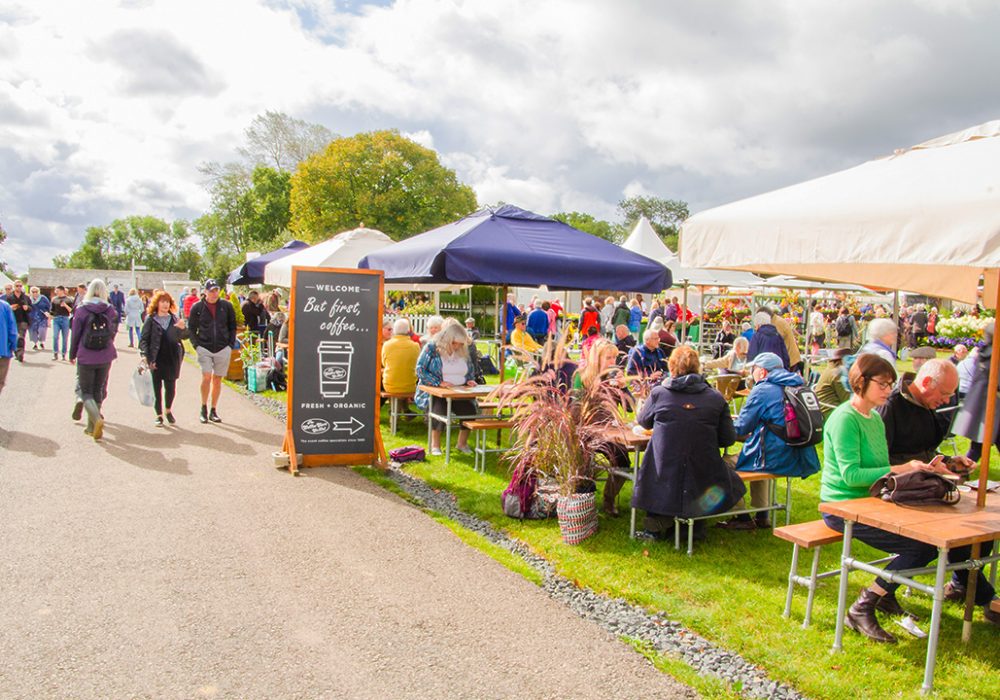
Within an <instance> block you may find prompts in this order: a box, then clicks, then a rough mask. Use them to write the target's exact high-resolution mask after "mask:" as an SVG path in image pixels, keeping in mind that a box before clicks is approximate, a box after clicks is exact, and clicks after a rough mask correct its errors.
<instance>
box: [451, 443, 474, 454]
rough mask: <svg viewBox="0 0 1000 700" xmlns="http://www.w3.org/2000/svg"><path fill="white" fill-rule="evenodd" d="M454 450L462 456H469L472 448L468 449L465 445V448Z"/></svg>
mask: <svg viewBox="0 0 1000 700" xmlns="http://www.w3.org/2000/svg"><path fill="white" fill-rule="evenodd" d="M455 449H456V450H458V451H459V452H461V453H462V454H464V455H471V454H472V448H471V447H469V446H468V445H466V446H465V447H456V448H455Z"/></svg>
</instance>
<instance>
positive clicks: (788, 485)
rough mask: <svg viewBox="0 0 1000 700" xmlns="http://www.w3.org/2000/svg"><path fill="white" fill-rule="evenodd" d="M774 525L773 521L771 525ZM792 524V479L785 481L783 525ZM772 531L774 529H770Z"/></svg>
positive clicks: (788, 478)
mask: <svg viewBox="0 0 1000 700" xmlns="http://www.w3.org/2000/svg"><path fill="white" fill-rule="evenodd" d="M771 524H772V525H773V524H774V521H772V523H771ZM791 524H792V478H791V477H787V478H786V479H785V525H791ZM772 529H774V528H773V527H772Z"/></svg>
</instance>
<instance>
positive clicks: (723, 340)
mask: <svg viewBox="0 0 1000 700" xmlns="http://www.w3.org/2000/svg"><path fill="white" fill-rule="evenodd" d="M734 342H736V334H735V333H733V324H732V323H730V322H729V321H723V322H722V328H720V329H719V332H718V333H716V334H715V341H714V342H713V343H712V357H713V358H715V359H718V358H720V357H722V356H723V355H725V354H726V353H727V352H729V351H730V350H731V349H732V347H733V343H734Z"/></svg>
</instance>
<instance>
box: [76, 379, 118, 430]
mask: <svg viewBox="0 0 1000 700" xmlns="http://www.w3.org/2000/svg"><path fill="white" fill-rule="evenodd" d="M110 372H111V363H110V362H109V363H107V364H104V365H81V364H77V366H76V378H77V381H78V382H79V383H80V400H81V401H83V408H84V410H85V411H86V412H87V430H88V431H93V429H94V424H95V423H97V421H98V420H99V419H100V417H101V405H102V404H103V403H104V399H105V397H107V395H108V374H110Z"/></svg>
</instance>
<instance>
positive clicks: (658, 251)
mask: <svg viewBox="0 0 1000 700" xmlns="http://www.w3.org/2000/svg"><path fill="white" fill-rule="evenodd" d="M622 248H624V249H625V250H631V251H632V252H633V253H638V254H639V255H643V256H645V257H647V258H650V259H651V260H656V261H657V262H661V263H664V264H666V263H667V262H669V261H671V260H675V259H676V258H677V256H676V255H674V253H673V252H672V251H671V250H670V248H668V247H667V245H666V244H665V243H664V242H663V240H662V239H661V238H660V236H659V235H658V234H657V233H656V230H655V229H654V228H653V225H652V224H651V223H649V219H647V218H646V217H645V216H640V217H639V220H638V221H636V222H635V226H634V227H633V228H632V233H630V234H629V235H628V238H626V239H625V242H624V243H622Z"/></svg>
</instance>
